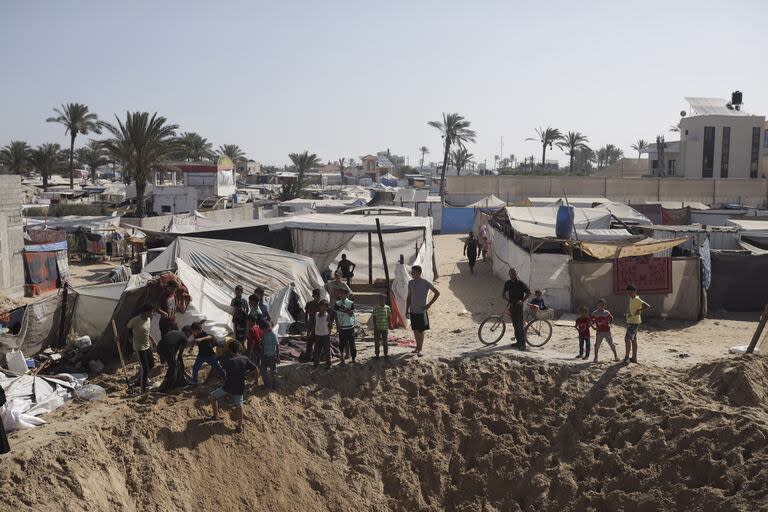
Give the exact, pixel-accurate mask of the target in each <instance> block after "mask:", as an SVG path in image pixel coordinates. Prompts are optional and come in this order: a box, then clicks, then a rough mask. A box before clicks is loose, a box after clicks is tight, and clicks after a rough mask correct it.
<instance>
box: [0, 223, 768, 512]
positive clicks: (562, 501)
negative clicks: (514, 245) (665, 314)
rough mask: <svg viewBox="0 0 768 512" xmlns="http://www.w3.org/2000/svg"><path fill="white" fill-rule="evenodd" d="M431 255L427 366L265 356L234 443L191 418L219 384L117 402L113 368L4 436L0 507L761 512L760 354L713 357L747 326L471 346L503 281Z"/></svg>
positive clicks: (223, 426)
mask: <svg viewBox="0 0 768 512" xmlns="http://www.w3.org/2000/svg"><path fill="white" fill-rule="evenodd" d="M437 252H438V254H440V255H441V256H442V260H441V262H440V274H441V276H442V277H440V278H439V279H438V280H437V283H436V284H437V286H438V287H439V289H440V290H441V291H442V295H441V297H440V300H439V301H438V302H437V303H436V305H435V309H434V311H433V312H432V313H433V314H432V319H431V320H432V326H433V330H432V331H430V333H429V336H428V339H427V344H426V349H425V350H426V355H425V357H423V358H417V357H414V356H412V355H411V354H410V353H409V350H408V349H405V348H397V347H395V348H393V350H392V357H391V358H390V359H389V360H386V361H385V360H379V361H374V360H372V359H370V357H369V356H370V355H372V347H371V346H370V345H368V344H363V346H362V347H361V355H360V362H359V364H357V365H354V366H347V367H340V366H334V367H333V369H332V370H331V371H328V372H326V371H324V370H322V369H321V370H313V369H312V367H311V365H308V364H304V363H299V364H288V365H281V367H280V375H281V376H280V381H281V386H280V389H279V390H278V391H277V392H271V393H268V392H266V391H264V390H261V389H256V388H254V389H252V390H250V392H249V393H248V394H247V401H246V407H245V411H246V427H245V432H244V433H242V434H235V433H234V432H233V426H234V425H233V422H232V420H231V418H229V417H227V415H226V414H225V415H224V418H223V420H222V421H218V422H210V421H206V419H205V418H206V416H207V415H208V414H209V410H210V409H208V408H207V405H206V404H207V395H208V393H209V392H210V390H211V389H212V388H213V387H215V386H217V385H218V383H217V382H216V380H215V378H214V380H213V381H212V382H210V383H208V384H202V385H201V386H199V387H197V388H185V389H182V390H178V391H177V392H175V393H172V394H169V395H161V394H158V393H154V392H151V393H149V394H148V395H142V396H127V395H126V392H125V385H124V382H123V379H122V374H121V373H120V372H116V371H114V369H111V370H110V371H108V372H107V373H105V374H102V375H101V376H98V377H96V378H95V379H94V381H95V382H97V383H99V384H101V385H102V386H104V387H105V388H106V389H107V391H108V394H107V396H106V397H105V398H104V399H103V400H102V401H99V402H93V403H85V402H73V403H70V404H68V405H66V406H65V407H62V408H60V409H58V410H57V411H55V412H54V413H52V414H49V415H47V416H46V417H45V419H46V420H47V421H48V422H49V423H48V424H47V425H44V426H42V427H39V428H36V429H34V430H31V431H25V432H15V433H12V434H11V436H10V437H11V439H10V441H11V444H12V448H13V452H12V453H10V454H8V455H5V456H0V496H2V497H3V499H1V500H0V512H2V511H5V510H8V511H14V512H16V511H20V510H23V511H26V510H34V511H49V510H50V511H54V510H55V511H60V510H64V511H73V512H74V511H80V510H92V511H101V510H104V511H107V510H108V511H139V510H140V511H166V510H183V511H195V510H216V509H224V510H232V511H235V510H276V511H291V512H294V511H296V510H313V511H314V510H319V511H324V510H329V511H339V510H341V511H347V510H349V511H353V510H354V511H360V510H370V511H387V510H394V511H403V512H405V511H416V510H419V511H421V510H425V511H442V510H455V511H462V512H469V511H471V512H496V511H519V510H524V511H530V512H533V511H542V510H543V511H548V510H553V511H554V510H557V511H561V510H566V511H570V510H574V511H577V510H578V511H581V510H594V511H598V510H599V511H621V510H641V511H657V510H707V511H709V510H712V511H715V510H717V511H731V510H733V511H736V510H738V511H747V510H750V511H751V510H766V509H768V469H766V468H768V360H766V359H765V358H764V357H759V356H747V357H736V356H730V355H727V353H726V351H727V348H728V347H729V346H731V345H735V344H743V343H744V342H745V340H746V339H748V338H749V336H751V330H752V329H753V328H754V322H753V321H752V319H751V318H742V319H734V318H729V319H723V320H717V321H715V320H708V321H705V322H702V323H699V324H696V325H686V324H678V323H672V322H659V323H658V324H656V323H654V324H652V325H651V326H649V329H648V331H647V334H645V335H644V336H643V338H641V349H640V354H641V362H642V364H640V365H630V366H624V365H621V364H613V363H612V362H609V361H608V360H607V358H604V359H603V361H604V362H601V363H599V364H590V363H585V362H583V361H575V360H573V359H572V356H573V355H574V353H575V351H576V340H575V337H574V336H573V331H571V330H570V328H566V327H562V328H561V327H557V328H556V330H555V335H554V338H553V340H552V341H551V342H550V343H549V344H548V345H547V346H546V347H545V348H544V349H542V350H531V351H529V352H526V353H524V354H522V353H519V352H517V351H513V350H509V349H508V348H507V346H506V345H500V346H498V347H491V348H486V347H483V346H482V345H480V343H479V342H478V341H477V336H476V328H477V322H478V321H479V320H480V319H481V318H483V317H484V315H486V314H488V313H490V312H496V311H497V310H498V309H499V308H500V306H501V304H500V303H501V299H500V292H501V285H502V283H501V282H500V281H499V280H497V279H496V278H495V277H493V276H492V275H491V274H490V272H489V269H488V268H487V266H484V265H483V264H480V265H479V270H478V273H477V274H476V275H470V274H469V273H468V271H467V269H466V267H465V264H464V263H462V262H461V258H460V254H461V245H460V243H459V242H458V237H454V236H440V237H438V238H437ZM464 310H467V313H466V314H464V315H462V314H460V313H461V312H462V311H464ZM457 329H460V332H453V331H455V330H457ZM393 334H398V333H393ZM399 334H403V335H409V334H408V332H405V331H403V332H400V333H399ZM669 349H674V350H677V351H678V352H670V351H669ZM683 351H685V352H688V353H689V354H690V357H688V358H679V357H676V354H679V353H680V352H683ZM189 363H191V360H188V364H189ZM135 369H136V364H135V363H131V365H130V371H131V372H134V371H135ZM158 371H159V368H158ZM206 371H207V370H203V377H205V374H206ZM158 381H159V378H158V377H155V379H154V383H155V384H157V383H158Z"/></svg>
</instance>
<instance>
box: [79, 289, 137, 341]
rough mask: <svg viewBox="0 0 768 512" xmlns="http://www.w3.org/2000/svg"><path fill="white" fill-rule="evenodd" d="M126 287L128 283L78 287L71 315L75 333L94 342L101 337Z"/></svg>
mask: <svg viewBox="0 0 768 512" xmlns="http://www.w3.org/2000/svg"><path fill="white" fill-rule="evenodd" d="M127 286H128V282H121V283H108V284H94V285H88V286H81V287H79V288H78V289H77V299H76V300H75V308H74V312H73V314H72V329H73V330H74V331H75V333H77V334H78V335H79V336H90V337H91V339H94V340H95V339H97V338H98V337H99V336H101V334H102V333H103V332H104V330H105V329H106V328H107V327H109V321H110V319H111V318H112V315H113V314H114V312H115V307H116V306H117V303H118V302H119V301H120V297H121V296H122V295H123V292H124V291H125V289H126V287H127Z"/></svg>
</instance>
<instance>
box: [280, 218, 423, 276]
mask: <svg viewBox="0 0 768 512" xmlns="http://www.w3.org/2000/svg"><path fill="white" fill-rule="evenodd" d="M377 219H378V220H379V222H380V224H381V231H382V239H383V242H384V247H385V251H386V254H387V257H388V258H387V265H388V268H389V275H390V278H391V277H392V276H394V270H395V263H397V260H398V256H399V255H401V254H402V255H403V257H404V259H405V262H406V264H407V265H421V267H422V269H423V271H424V274H423V275H424V278H425V279H428V280H432V279H433V278H434V272H433V266H432V255H433V240H432V218H431V217H399V216H393V215H382V216H371V215H333V214H313V215H296V216H292V217H281V218H278V219H273V220H274V222H272V223H270V224H269V230H270V231H272V232H276V233H278V232H280V231H282V230H288V231H290V233H291V239H292V241H293V249H294V251H295V252H296V253H298V254H303V255H305V256H309V257H311V258H312V259H313V260H314V261H315V263H316V264H317V267H318V268H319V269H322V270H325V269H326V268H331V267H332V265H333V262H334V261H335V260H336V259H337V257H338V256H339V255H340V254H342V253H344V254H346V255H347V257H348V258H349V259H350V260H351V261H353V262H355V264H356V265H357V268H356V270H355V272H356V273H357V275H358V276H365V275H369V276H370V277H373V279H376V278H383V277H384V266H383V262H382V261H381V251H380V250H379V245H378V240H377V233H376V231H377V228H376V220H377ZM369 262H370V265H369ZM332 270H335V267H333V268H332ZM369 270H370V274H369Z"/></svg>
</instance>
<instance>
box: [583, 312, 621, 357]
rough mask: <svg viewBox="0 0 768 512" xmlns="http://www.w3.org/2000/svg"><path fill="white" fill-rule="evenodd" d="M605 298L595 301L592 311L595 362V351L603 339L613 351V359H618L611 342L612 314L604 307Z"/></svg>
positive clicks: (598, 348)
mask: <svg viewBox="0 0 768 512" xmlns="http://www.w3.org/2000/svg"><path fill="white" fill-rule="evenodd" d="M605 305H606V302H605V299H600V300H599V301H597V309H596V310H594V311H593V312H592V319H591V322H590V323H591V326H592V328H593V329H594V330H595V362H597V351H598V350H600V343H602V341H603V340H605V341H606V342H607V343H608V346H610V347H611V350H612V351H613V360H614V361H618V360H619V356H618V355H617V354H616V346H615V345H614V344H613V337H612V336H611V324H612V323H613V315H612V314H611V312H610V311H608V310H607V309H605Z"/></svg>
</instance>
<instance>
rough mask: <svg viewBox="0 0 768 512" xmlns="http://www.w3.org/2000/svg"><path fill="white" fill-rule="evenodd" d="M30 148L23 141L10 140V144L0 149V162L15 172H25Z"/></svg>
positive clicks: (27, 166)
mask: <svg viewBox="0 0 768 512" xmlns="http://www.w3.org/2000/svg"><path fill="white" fill-rule="evenodd" d="M31 151H32V148H30V147H29V144H27V143H26V142H24V141H21V140H12V141H11V143H10V144H8V145H7V146H5V147H4V148H3V149H0V164H2V165H4V166H6V167H7V168H8V170H9V171H11V172H13V173H16V174H22V175H24V174H26V173H27V171H28V170H29V167H30V162H29V158H30V153H31Z"/></svg>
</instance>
